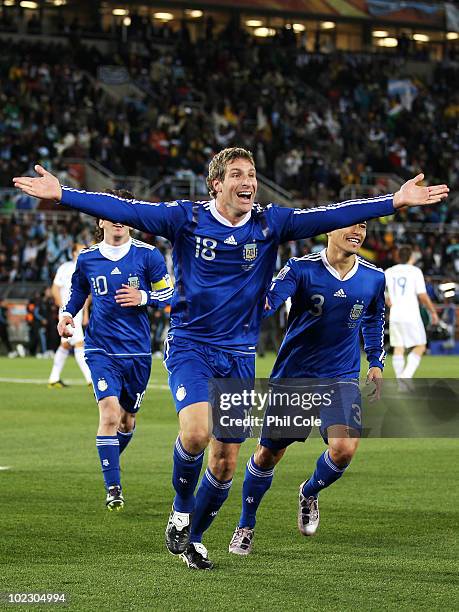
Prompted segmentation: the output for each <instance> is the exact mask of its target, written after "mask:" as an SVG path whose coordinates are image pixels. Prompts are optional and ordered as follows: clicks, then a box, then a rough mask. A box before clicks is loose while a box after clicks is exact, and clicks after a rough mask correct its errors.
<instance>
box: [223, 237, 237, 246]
mask: <svg viewBox="0 0 459 612" xmlns="http://www.w3.org/2000/svg"><path fill="white" fill-rule="evenodd" d="M224 243H225V244H233V245H234V246H237V242H236V238H235V237H234V236H233V234H231V236H229V237H228V238H226V240H225V241H224Z"/></svg>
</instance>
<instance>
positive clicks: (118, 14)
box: [112, 8, 129, 17]
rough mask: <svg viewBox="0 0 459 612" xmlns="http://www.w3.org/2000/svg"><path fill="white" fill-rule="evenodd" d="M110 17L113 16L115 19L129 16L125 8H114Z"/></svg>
mask: <svg viewBox="0 0 459 612" xmlns="http://www.w3.org/2000/svg"><path fill="white" fill-rule="evenodd" d="M112 15H115V17H125V16H126V15H129V11H128V9H125V8H116V9H113V11H112Z"/></svg>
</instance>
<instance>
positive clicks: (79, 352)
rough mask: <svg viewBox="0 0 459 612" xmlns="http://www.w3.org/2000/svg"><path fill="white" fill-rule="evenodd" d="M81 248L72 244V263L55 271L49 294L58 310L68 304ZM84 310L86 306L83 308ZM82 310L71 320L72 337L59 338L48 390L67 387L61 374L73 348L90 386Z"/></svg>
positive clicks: (64, 264) (66, 263) (65, 264)
mask: <svg viewBox="0 0 459 612" xmlns="http://www.w3.org/2000/svg"><path fill="white" fill-rule="evenodd" d="M82 248H83V247H82V246H81V245H79V244H76V243H75V244H74V245H73V247H72V261H66V262H65V263H63V264H62V265H61V266H59V268H58V269H57V272H56V276H55V277H54V281H53V285H52V287H51V293H52V295H53V298H54V301H55V302H56V305H57V306H59V309H62V306H63V305H64V304H66V303H67V302H68V299H69V297H70V287H71V284H72V275H73V273H74V272H75V266H76V260H77V257H78V253H79V252H80V251H81V249H82ZM85 308H86V306H85ZM83 312H84V309H83V310H80V312H79V313H78V314H77V315H76V317H75V318H74V319H73V320H74V323H75V329H73V335H72V337H71V338H61V344H60V346H59V348H58V349H57V351H56V354H55V355H54V363H53V369H52V370H51V374H50V375H49V380H48V388H50V389H53V388H55V389H61V388H62V387H66V386H67V385H66V384H65V383H64V382H62V380H61V372H62V370H63V368H64V365H65V362H66V360H67V357H68V355H69V351H70V349H71V348H72V347H73V351H74V354H75V359H76V362H77V364H78V365H79V367H80V370H81V371H82V372H83V376H84V378H85V380H86V383H87V384H88V385H91V384H92V383H91V373H90V371H89V368H88V366H87V365H86V361H85V359H84V350H83V344H84V333H83Z"/></svg>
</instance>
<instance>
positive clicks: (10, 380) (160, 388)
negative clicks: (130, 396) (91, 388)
mask: <svg viewBox="0 0 459 612" xmlns="http://www.w3.org/2000/svg"><path fill="white" fill-rule="evenodd" d="M67 382H68V383H69V385H71V386H75V387H86V386H87V384H86V383H85V382H84V381H82V380H75V379H72V378H70V379H67ZM0 383H12V384H20V385H24V384H25V385H47V384H48V380H47V379H45V378H0ZM147 388H148V389H156V390H158V391H167V390H168V389H169V386H168V385H159V384H155V383H150V384H149V385H147Z"/></svg>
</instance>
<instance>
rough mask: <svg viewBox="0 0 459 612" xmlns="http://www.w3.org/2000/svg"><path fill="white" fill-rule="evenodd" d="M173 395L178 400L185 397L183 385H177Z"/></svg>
mask: <svg viewBox="0 0 459 612" xmlns="http://www.w3.org/2000/svg"><path fill="white" fill-rule="evenodd" d="M175 397H176V398H177V400H178V401H179V402H182V401H183V400H184V399H185V397H186V389H185V387H184V386H183V385H179V386H178V387H177V391H176V392H175Z"/></svg>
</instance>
